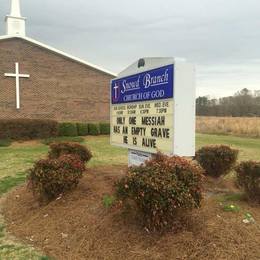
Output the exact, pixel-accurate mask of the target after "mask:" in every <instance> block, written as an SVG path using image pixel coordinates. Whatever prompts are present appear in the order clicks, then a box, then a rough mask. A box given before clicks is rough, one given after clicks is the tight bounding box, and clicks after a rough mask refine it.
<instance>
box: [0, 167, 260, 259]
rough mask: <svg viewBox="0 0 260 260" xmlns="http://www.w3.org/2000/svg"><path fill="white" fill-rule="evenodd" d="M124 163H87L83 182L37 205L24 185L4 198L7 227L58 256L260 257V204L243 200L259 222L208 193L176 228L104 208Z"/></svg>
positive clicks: (125, 257)
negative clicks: (152, 225) (154, 229)
mask: <svg viewBox="0 0 260 260" xmlns="http://www.w3.org/2000/svg"><path fill="white" fill-rule="evenodd" d="M124 171H125V168H124V167H99V168H96V169H89V170H88V172H87V173H86V175H85V176H84V178H83V179H82V181H81V183H80V185H79V187H78V188H77V189H76V190H75V191H73V192H72V193H71V194H68V195H65V196H63V197H61V198H60V199H59V200H56V201H54V202H52V203H50V204H48V205H45V206H39V204H38V203H37V201H36V200H35V199H34V197H33V196H32V194H31V193H30V192H29V191H28V190H27V189H26V186H25V185H24V186H20V187H18V188H16V189H14V190H13V191H12V192H11V193H9V194H8V195H7V196H6V198H5V200H4V202H3V203H2V205H1V206H2V213H3V215H4V216H5V219H6V222H7V229H8V231H9V232H11V233H12V234H13V235H15V236H16V237H17V238H19V239H21V240H22V241H24V242H25V243H27V244H28V243H29V244H32V245H33V246H35V247H36V248H39V249H41V250H42V251H44V253H45V254H46V255H49V256H51V257H54V258H55V259H60V260H64V259H70V260H71V259H73V260H77V259H93V260H94V259H111V260H112V259H113V260H115V259H120V260H121V259H149V260H150V259H189V260H190V259H211V260H212V259H218V260H220V259H250V260H253V259H259V257H260V229H259V224H257V223H260V210H259V208H257V207H253V206H249V205H248V204H247V203H246V202H239V205H240V206H241V208H242V209H243V211H249V212H251V213H252V214H253V216H254V218H255V220H256V223H255V224H244V223H243V222H242V219H243V214H244V212H243V211H242V210H241V212H239V213H230V212H224V211H223V210H222V209H221V207H220V206H219V202H217V201H216V199H214V197H210V198H208V199H207V200H205V201H204V203H203V206H202V208H201V209H199V210H194V211H193V213H192V216H191V222H190V224H189V225H187V227H186V228H185V229H184V230H182V231H179V232H177V233H174V232H170V233H167V234H164V235H159V234H155V233H149V232H148V231H147V230H145V229H143V228H142V227H141V226H140V225H138V223H137V222H135V221H134V220H131V219H130V218H129V217H128V216H126V215H125V214H122V211H121V210H120V209H118V208H112V209H106V208H105V207H104V206H103V203H102V198H103V196H104V195H105V194H112V192H113V183H114V181H115V180H116V179H118V178H120V176H122V175H123V174H124Z"/></svg>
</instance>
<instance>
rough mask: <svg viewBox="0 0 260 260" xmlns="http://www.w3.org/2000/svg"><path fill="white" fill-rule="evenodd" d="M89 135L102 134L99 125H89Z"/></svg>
mask: <svg viewBox="0 0 260 260" xmlns="http://www.w3.org/2000/svg"><path fill="white" fill-rule="evenodd" d="M88 134H89V135H99V134H100V129H99V124H94V123H89V124H88Z"/></svg>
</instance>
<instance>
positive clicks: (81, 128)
mask: <svg viewBox="0 0 260 260" xmlns="http://www.w3.org/2000/svg"><path fill="white" fill-rule="evenodd" d="M77 129H78V135H79V136H86V135H88V124H87V123H77Z"/></svg>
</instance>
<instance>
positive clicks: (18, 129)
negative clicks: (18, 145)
mask: <svg viewBox="0 0 260 260" xmlns="http://www.w3.org/2000/svg"><path fill="white" fill-rule="evenodd" d="M57 135H58V122H56V121H52V120H35V119H8V120H3V119H1V120H0V139H14V140H28V139H42V138H48V137H54V136H57Z"/></svg>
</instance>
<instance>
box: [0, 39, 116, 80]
mask: <svg viewBox="0 0 260 260" xmlns="http://www.w3.org/2000/svg"><path fill="white" fill-rule="evenodd" d="M14 38H17V39H22V40H24V41H27V42H30V43H32V44H34V45H36V46H39V47H42V48H44V49H47V50H49V51H51V52H54V53H56V54H59V55H61V56H64V57H66V58H68V59H71V60H73V61H76V62H78V63H80V64H82V65H85V66H88V67H91V68H93V69H96V70H98V71H101V72H103V73H105V74H108V75H111V76H113V77H116V74H115V73H113V72H111V71H109V70H106V69H104V68H102V67H99V66H97V65H94V64H92V63H89V62H86V61H84V60H82V59H80V58H77V57H75V56H73V55H70V54H67V53H65V52H63V51H60V50H58V49H56V48H53V47H51V46H48V45H46V44H44V43H41V42H39V41H36V40H34V39H31V38H29V37H25V36H10V35H5V36H0V41H1V40H7V39H14Z"/></svg>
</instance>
